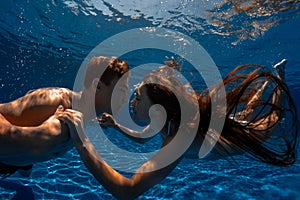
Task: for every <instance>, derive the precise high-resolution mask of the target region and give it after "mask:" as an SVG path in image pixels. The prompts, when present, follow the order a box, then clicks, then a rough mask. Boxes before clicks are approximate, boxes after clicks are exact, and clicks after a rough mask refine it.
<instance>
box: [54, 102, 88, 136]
mask: <svg viewBox="0 0 300 200" xmlns="http://www.w3.org/2000/svg"><path fill="white" fill-rule="evenodd" d="M54 115H55V116H56V117H57V118H58V119H59V120H60V121H62V122H63V123H66V124H67V126H68V127H69V130H70V134H71V138H72V139H74V141H77V140H78V139H80V136H79V135H80V134H84V128H83V127H84V122H83V114H82V113H81V112H79V111H76V110H72V109H65V110H63V109H61V108H60V107H59V108H58V109H57V110H56V112H55V114H54Z"/></svg>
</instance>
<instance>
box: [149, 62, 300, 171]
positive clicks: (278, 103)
mask: <svg viewBox="0 0 300 200" xmlns="http://www.w3.org/2000/svg"><path fill="white" fill-rule="evenodd" d="M222 84H224V86H225V89H226V95H225V96H224V95H223V96H222V95H219V94H218V91H219V90H220V89H221V85H222ZM145 86H146V88H147V91H148V92H147V93H148V96H149V97H150V99H151V100H152V102H153V103H157V104H161V105H162V106H164V107H165V109H166V111H167V121H169V120H173V121H174V123H173V124H175V126H176V124H177V125H178V124H180V115H181V113H180V105H179V102H178V100H177V99H176V96H175V95H174V94H173V92H172V91H170V90H169V89H167V88H166V87H165V86H164V85H159V84H146V85H145ZM262 87H263V88H262ZM260 88H262V91H261V94H260V95H259V96H258V97H257V98H255V94H257V92H258V91H259V89H260ZM214 95H215V97H216V96H217V97H216V98H212V97H213V96H214ZM197 96H198V97H197V98H198V103H199V111H200V123H199V127H198V137H197V138H198V139H199V138H201V139H202V140H203V139H204V137H205V135H206V133H207V132H208V128H209V124H210V121H211V120H217V119H211V116H212V115H211V112H212V109H211V101H212V100H211V99H215V100H216V99H217V100H216V102H218V101H219V102H222V101H223V102H224V101H226V102H227V109H226V113H225V114H224V113H222V112H221V110H222V109H220V114H217V115H215V116H218V117H222V115H223V117H225V124H224V128H223V130H222V133H221V135H220V137H219V138H218V140H217V144H216V146H215V151H216V152H219V153H220V154H224V152H225V154H227V153H228V154H231V153H233V152H232V151H235V152H237V153H243V152H245V153H246V154H248V155H250V156H251V157H252V158H254V159H257V160H260V161H263V162H266V163H269V164H273V165H279V166H289V165H291V164H293V163H294V162H295V159H296V148H297V142H298V124H297V123H298V119H297V111H296V106H295V104H294V102H293V99H292V97H291V94H290V91H289V89H288V87H287V85H286V84H285V82H284V81H283V80H281V79H280V78H279V77H277V76H276V75H275V74H274V73H273V72H271V71H269V70H267V69H266V68H264V67H262V66H260V65H243V66H239V67H237V68H235V69H234V70H233V71H231V72H230V73H229V74H228V75H227V76H226V77H225V78H224V79H223V83H220V84H219V85H216V86H215V87H214V88H213V89H210V90H208V89H206V90H204V91H203V92H202V93H198V94H197ZM214 112H219V111H218V110H217V111H214ZM224 115H225V116H224ZM177 128H178V127H175V129H173V131H174V130H177ZM228 147H229V148H230V150H231V151H230V152H229V151H227V150H228Z"/></svg>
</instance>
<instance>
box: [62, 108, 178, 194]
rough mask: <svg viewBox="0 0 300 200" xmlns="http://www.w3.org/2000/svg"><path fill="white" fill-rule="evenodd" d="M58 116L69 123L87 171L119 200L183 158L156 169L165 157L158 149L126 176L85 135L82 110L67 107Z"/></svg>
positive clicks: (143, 188) (149, 183)
mask: <svg viewBox="0 0 300 200" xmlns="http://www.w3.org/2000/svg"><path fill="white" fill-rule="evenodd" d="M59 118H60V119H61V120H63V121H65V122H66V123H67V124H68V126H69V129H70V133H71V137H72V139H73V142H74V145H75V147H76V149H77V151H78V153H79V154H80V157H81V159H82V160H83V162H84V164H85V165H86V166H87V168H88V169H89V171H90V172H91V173H92V174H93V175H94V177H95V178H96V179H97V180H98V181H99V182H100V183H101V184H102V185H103V186H104V187H105V188H106V189H107V190H108V191H109V192H111V193H112V194H113V195H114V196H115V197H117V198H118V199H133V198H135V197H137V196H139V195H140V194H142V193H143V192H145V191H147V190H148V189H149V188H151V187H152V186H154V185H156V184H157V183H159V182H160V181H161V180H163V179H164V178H165V177H166V176H167V175H168V174H169V173H170V172H171V171H172V170H173V169H174V168H175V167H176V166H177V164H178V163H179V162H180V160H181V158H182V157H180V158H178V159H176V160H175V161H173V162H172V163H170V164H169V165H167V166H165V167H162V168H158V166H159V164H160V163H161V162H162V161H163V160H165V159H166V156H168V155H166V154H165V152H163V151H159V152H158V153H157V154H156V155H155V156H154V157H153V158H152V159H151V160H149V161H147V162H146V163H144V164H143V165H142V166H141V167H140V168H139V169H138V170H137V172H136V173H135V174H134V175H133V176H132V177H131V178H126V177H124V176H123V175H121V174H120V173H118V172H117V171H116V170H114V169H113V168H112V167H110V166H109V165H108V164H107V163H106V162H105V161H104V160H103V159H102V157H101V155H99V154H98V152H97V151H96V149H95V148H94V146H93V145H92V144H91V142H90V141H89V140H88V138H86V137H85V134H84V129H83V124H82V114H81V113H79V112H76V111H73V110H67V111H65V112H63V113H61V114H60V115H59ZM171 140H172V138H171V137H169V138H167V139H166V140H165V141H164V145H166V144H168V143H169V142H170V141H171ZM170 153H172V152H170Z"/></svg>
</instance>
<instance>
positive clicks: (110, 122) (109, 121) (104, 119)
mask: <svg viewBox="0 0 300 200" xmlns="http://www.w3.org/2000/svg"><path fill="white" fill-rule="evenodd" d="M98 122H99V124H100V125H101V126H102V127H103V128H107V127H113V128H115V127H116V126H117V122H116V121H115V119H114V118H113V116H112V115H110V114H108V113H103V114H102V116H101V117H99V118H98Z"/></svg>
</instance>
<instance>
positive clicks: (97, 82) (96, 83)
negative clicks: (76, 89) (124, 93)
mask: <svg viewBox="0 0 300 200" xmlns="http://www.w3.org/2000/svg"><path fill="white" fill-rule="evenodd" d="M92 87H93V91H96V90H99V89H100V88H101V81H100V79H99V78H95V79H94V80H93V83H92Z"/></svg>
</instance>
